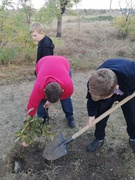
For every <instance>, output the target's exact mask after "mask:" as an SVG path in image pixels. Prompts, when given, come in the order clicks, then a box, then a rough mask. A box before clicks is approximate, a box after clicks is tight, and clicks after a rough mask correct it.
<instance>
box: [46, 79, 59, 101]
mask: <svg viewBox="0 0 135 180" xmlns="http://www.w3.org/2000/svg"><path fill="white" fill-rule="evenodd" d="M44 92H45V96H46V99H47V100H48V101H49V102H50V103H56V102H57V101H58V100H59V99H60V98H61V95H62V88H61V86H60V85H59V84H58V83H57V82H51V83H49V84H48V85H47V86H46V88H45V89H44Z"/></svg>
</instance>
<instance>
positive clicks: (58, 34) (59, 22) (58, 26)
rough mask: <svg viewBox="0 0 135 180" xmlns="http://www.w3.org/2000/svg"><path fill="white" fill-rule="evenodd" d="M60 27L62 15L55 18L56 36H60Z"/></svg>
mask: <svg viewBox="0 0 135 180" xmlns="http://www.w3.org/2000/svg"><path fill="white" fill-rule="evenodd" d="M61 29H62V16H61V17H59V18H58V20H57V34H56V37H61Z"/></svg>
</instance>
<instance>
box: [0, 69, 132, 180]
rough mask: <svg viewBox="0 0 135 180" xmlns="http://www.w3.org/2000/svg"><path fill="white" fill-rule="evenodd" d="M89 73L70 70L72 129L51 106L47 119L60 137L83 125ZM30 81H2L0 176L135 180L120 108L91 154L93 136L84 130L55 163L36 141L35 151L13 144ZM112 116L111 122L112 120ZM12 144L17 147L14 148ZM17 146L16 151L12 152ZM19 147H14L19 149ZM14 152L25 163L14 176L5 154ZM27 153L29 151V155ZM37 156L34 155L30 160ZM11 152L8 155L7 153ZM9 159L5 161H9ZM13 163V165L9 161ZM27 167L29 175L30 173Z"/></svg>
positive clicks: (56, 108) (62, 116)
mask: <svg viewBox="0 0 135 180" xmlns="http://www.w3.org/2000/svg"><path fill="white" fill-rule="evenodd" d="M89 75H90V72H85V73H82V72H77V73H73V81H74V86H75V92H74V94H73V96H72V99H73V105H74V114H75V119H76V122H77V127H76V128H75V129H73V130H72V129H70V128H69V127H68V126H67V123H66V121H65V118H64V114H63V112H62V110H61V106H60V104H59V103H57V104H55V105H53V106H52V107H50V110H49V114H50V117H51V120H50V123H51V124H52V125H53V127H52V129H53V131H55V132H59V131H60V132H62V133H63V135H64V137H67V138H68V137H70V136H71V135H73V134H74V133H75V132H76V131H78V130H79V129H81V128H82V127H83V126H85V125H86V122H87V111H86V98H85V96H86V83H87V80H88V78H89ZM33 83H34V81H25V82H23V81H22V82H17V83H14V84H10V85H0V92H1V93H0V101H1V105H0V107H1V108H0V159H1V163H0V172H1V175H0V179H4V177H5V178H7V179H8V178H9V179H16V178H18V177H19V178H20V179H22V180H25V179H27V178H29V179H31V180H33V179H46V180H47V179H53V180H57V179H58V180H63V179H64V180H73V179H74V180H88V179H90V180H94V179H95V180H101V179H103V180H108V179H110V180H115V179H117V180H134V179H135V168H134V167H135V155H134V154H133V153H132V151H131V149H130V148H129V145H128V136H127V134H126V127H125V124H124V123H125V121H124V118H123V116H122V115H121V110H118V111H117V112H115V113H113V115H111V117H110V121H109V124H108V127H107V131H106V132H107V133H106V134H107V137H106V142H105V145H104V146H103V147H102V148H101V149H100V150H99V151H98V152H94V153H92V154H90V153H88V152H86V146H87V145H88V143H90V141H91V140H92V139H93V129H91V130H90V131H88V132H86V133H84V134H83V135H82V136H81V137H79V138H78V139H77V140H75V141H74V142H73V143H71V144H69V145H68V148H69V152H68V155H66V156H65V157H63V158H61V159H59V160H56V161H55V162H51V163H47V164H46V162H45V161H44V160H43V158H42V148H41V149H40V147H39V145H38V151H33V150H32V149H31V150H30V149H29V151H28V150H27V149H23V150H22V149H21V148H20V147H17V146H16V145H15V142H14V141H15V139H16V137H15V132H16V131H18V130H19V129H20V127H21V125H22V122H23V119H24V116H25V108H26V104H27V101H28V97H29V95H30V92H31V90H32V87H33ZM114 120H115V121H114ZM14 146H15V147H14ZM15 148H16V150H15ZM17 148H18V149H17ZM12 151H16V152H17V151H18V152H17V153H18V154H21V153H22V151H23V154H24V155H25V156H24V157H25V158H24V161H23V162H22V164H23V163H24V164H25V168H23V172H22V173H19V174H14V173H13V172H12V170H11V168H8V166H7V164H8V165H9V164H12V162H9V161H10V160H11V158H10V160H9V159H8V158H9V154H12ZM30 152H31V153H30ZM35 152H36V156H38V159H35V158H33V156H34V157H35V155H33V154H35ZM11 156H12V155H11ZM7 159H8V162H7ZM12 165H13V164H12ZM28 169H30V170H31V173H28Z"/></svg>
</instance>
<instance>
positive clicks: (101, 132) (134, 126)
mask: <svg viewBox="0 0 135 180" xmlns="http://www.w3.org/2000/svg"><path fill="white" fill-rule="evenodd" d="M125 97H126V96H125V95H122V96H120V95H113V96H112V97H111V98H109V99H105V100H101V101H99V106H98V113H97V116H96V118H97V117H98V116H100V115H101V114H103V113H104V112H105V111H107V110H108V109H109V108H111V106H112V105H113V103H114V102H115V101H121V100H122V99H124V98H125ZM121 108H122V111H123V114H124V117H125V120H126V124H127V133H128V135H129V137H130V138H131V139H135V97H134V98H132V99H131V100H130V101H128V102H127V103H125V104H124V105H122V106H121ZM108 118H109V116H107V117H105V118H104V119H103V120H101V121H100V122H98V123H97V124H96V129H95V133H94V135H95V138H96V139H98V140H102V139H104V137H105V128H106V126H107V121H108Z"/></svg>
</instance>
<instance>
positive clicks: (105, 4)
mask: <svg viewBox="0 0 135 180" xmlns="http://www.w3.org/2000/svg"><path fill="white" fill-rule="evenodd" d="M127 1H128V2H130V1H131V0H127ZM32 2H33V4H34V6H35V7H37V8H39V7H41V6H42V4H43V3H44V0H32ZM119 2H120V4H121V7H122V8H124V6H125V5H126V4H125V2H126V0H112V6H111V8H112V9H119V8H120V7H119ZM132 2H134V4H135V0H132ZM76 7H77V9H109V8H110V0H81V2H80V3H79V4H78V5H77V6H75V7H74V8H76Z"/></svg>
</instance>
